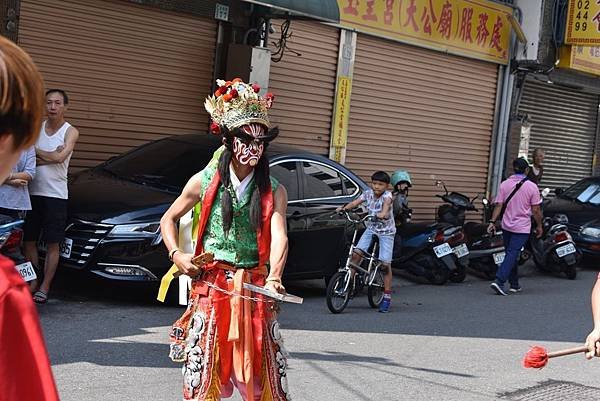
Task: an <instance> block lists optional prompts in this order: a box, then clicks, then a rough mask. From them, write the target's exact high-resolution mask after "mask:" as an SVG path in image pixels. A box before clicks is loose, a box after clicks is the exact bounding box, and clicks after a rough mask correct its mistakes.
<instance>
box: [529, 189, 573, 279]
mask: <svg viewBox="0 0 600 401" xmlns="http://www.w3.org/2000/svg"><path fill="white" fill-rule="evenodd" d="M549 193H550V189H548V188H546V189H544V190H543V191H542V197H543V198H546V197H547V196H548V194H549ZM543 208H544V204H542V210H543ZM565 223H566V217H565V216H563V215H555V216H553V217H545V218H544V220H543V221H542V226H543V228H544V232H543V234H542V236H541V237H540V238H536V236H535V233H534V232H532V234H531V236H530V238H529V241H528V242H527V245H526V246H525V250H524V251H523V252H522V253H529V254H530V255H531V257H532V258H533V261H534V263H535V265H536V266H537V267H538V268H539V269H540V270H543V271H546V272H552V273H564V274H565V275H566V276H567V278H568V279H569V280H574V279H575V278H576V277H577V265H578V264H579V261H580V260H581V256H582V253H581V251H580V250H579V249H577V246H576V245H575V242H573V238H572V237H571V234H569V232H568V231H567V226H566V224H565Z"/></svg>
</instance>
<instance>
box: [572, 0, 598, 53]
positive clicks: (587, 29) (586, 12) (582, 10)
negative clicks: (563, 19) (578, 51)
mask: <svg viewBox="0 0 600 401" xmlns="http://www.w3.org/2000/svg"><path fill="white" fill-rule="evenodd" d="M565 42H566V43H568V44H570V45H587V46H593V45H600V1H598V0H570V1H569V10H568V14H567V34H566V40H565Z"/></svg>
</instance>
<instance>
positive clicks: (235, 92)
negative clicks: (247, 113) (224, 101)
mask: <svg viewBox="0 0 600 401" xmlns="http://www.w3.org/2000/svg"><path fill="white" fill-rule="evenodd" d="M229 94H230V95H231V97H232V98H233V99H235V98H236V97H238V91H237V89H232V90H230V91H229Z"/></svg>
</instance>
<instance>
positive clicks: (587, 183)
mask: <svg viewBox="0 0 600 401" xmlns="http://www.w3.org/2000/svg"><path fill="white" fill-rule="evenodd" d="M561 196H562V197H563V198H568V199H573V200H577V201H579V202H581V203H591V204H592V205H596V206H598V205H600V182H598V181H593V180H582V181H579V182H577V183H575V184H573V185H572V186H571V187H569V188H568V189H567V190H566V191H565V192H564V193H563V194H562V195H561Z"/></svg>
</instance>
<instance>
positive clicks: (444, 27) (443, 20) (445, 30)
mask: <svg viewBox="0 0 600 401" xmlns="http://www.w3.org/2000/svg"><path fill="white" fill-rule="evenodd" d="M437 30H438V32H439V33H440V34H441V35H442V36H443V37H445V38H446V39H450V32H452V4H450V2H449V1H448V0H446V3H444V6H443V7H442V15H441V16H440V22H439V24H438V26H437Z"/></svg>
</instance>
